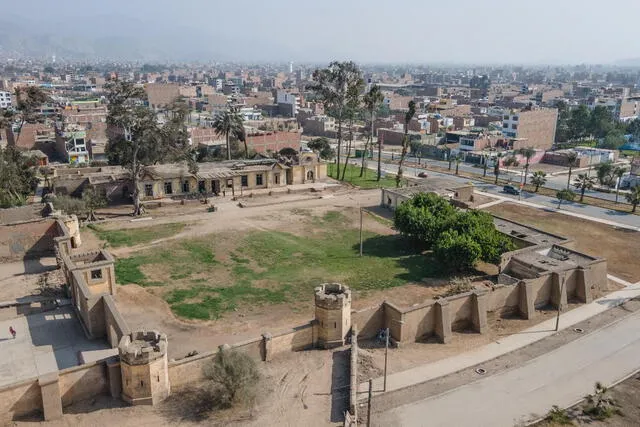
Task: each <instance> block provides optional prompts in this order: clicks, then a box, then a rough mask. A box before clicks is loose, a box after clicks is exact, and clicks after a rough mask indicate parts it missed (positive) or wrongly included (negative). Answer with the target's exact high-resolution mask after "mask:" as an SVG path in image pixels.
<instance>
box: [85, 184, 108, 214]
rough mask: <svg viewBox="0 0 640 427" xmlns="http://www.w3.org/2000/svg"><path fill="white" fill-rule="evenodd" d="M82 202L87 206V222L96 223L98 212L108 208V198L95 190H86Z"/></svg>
mask: <svg viewBox="0 0 640 427" xmlns="http://www.w3.org/2000/svg"><path fill="white" fill-rule="evenodd" d="M82 201H83V203H84V206H85V212H86V214H87V221H96V219H97V218H96V210H98V209H100V208H103V207H105V206H107V198H106V197H105V195H104V194H103V193H102V192H100V191H98V190H96V189H95V188H86V189H85V190H84V191H83V192H82Z"/></svg>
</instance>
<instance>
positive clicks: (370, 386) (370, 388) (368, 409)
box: [367, 378, 373, 427]
mask: <svg viewBox="0 0 640 427" xmlns="http://www.w3.org/2000/svg"><path fill="white" fill-rule="evenodd" d="M372 397H373V380H372V379H371V378H369V402H368V403H367V427H371V399H372Z"/></svg>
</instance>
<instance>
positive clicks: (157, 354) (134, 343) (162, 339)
mask: <svg viewBox="0 0 640 427" xmlns="http://www.w3.org/2000/svg"><path fill="white" fill-rule="evenodd" d="M118 349H119V351H120V360H122V361H123V362H125V363H127V364H129V365H145V364H148V363H150V362H152V361H154V360H156V359H159V358H161V357H163V356H165V355H166V354H167V336H166V334H161V333H160V332H157V331H147V332H145V331H136V332H132V333H131V335H124V336H123V337H122V339H121V340H120V344H119V346H118Z"/></svg>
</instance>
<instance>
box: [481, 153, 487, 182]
mask: <svg viewBox="0 0 640 427" xmlns="http://www.w3.org/2000/svg"><path fill="white" fill-rule="evenodd" d="M488 161H489V156H488V155H487V154H483V155H482V177H483V178H484V177H486V176H487V167H488V165H487V162H488Z"/></svg>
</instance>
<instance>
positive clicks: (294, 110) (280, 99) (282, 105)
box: [276, 90, 301, 117]
mask: <svg viewBox="0 0 640 427" xmlns="http://www.w3.org/2000/svg"><path fill="white" fill-rule="evenodd" d="M300 102H301V96H300V94H298V93H292V92H288V91H284V90H279V91H278V92H277V93H276V104H278V111H279V113H280V115H281V116H284V117H295V116H296V115H297V114H298V110H299V109H300Z"/></svg>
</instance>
